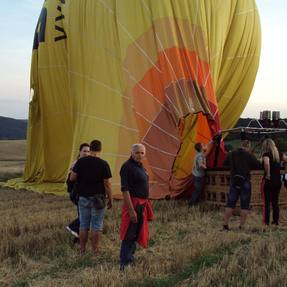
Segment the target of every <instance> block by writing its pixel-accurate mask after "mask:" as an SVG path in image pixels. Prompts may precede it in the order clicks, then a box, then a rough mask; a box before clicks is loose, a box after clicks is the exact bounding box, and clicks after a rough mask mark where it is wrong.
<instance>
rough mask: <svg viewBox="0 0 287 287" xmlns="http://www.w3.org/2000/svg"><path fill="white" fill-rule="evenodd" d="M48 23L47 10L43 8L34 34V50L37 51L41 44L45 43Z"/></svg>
mask: <svg viewBox="0 0 287 287" xmlns="http://www.w3.org/2000/svg"><path fill="white" fill-rule="evenodd" d="M46 21H47V9H46V8H42V10H41V14H40V16H39V19H38V22H37V26H36V30H35V34H34V42H33V50H37V49H38V47H39V44H40V43H41V42H45V32H46Z"/></svg>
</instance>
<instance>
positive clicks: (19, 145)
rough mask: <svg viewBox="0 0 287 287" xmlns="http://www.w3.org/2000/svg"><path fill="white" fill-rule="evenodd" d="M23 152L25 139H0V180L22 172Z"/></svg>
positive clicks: (16, 175)
mask: <svg viewBox="0 0 287 287" xmlns="http://www.w3.org/2000/svg"><path fill="white" fill-rule="evenodd" d="M25 153H26V141H25V140H0V181H6V180H7V179H10V178H15V177H19V176H21V175H22V174H23V171H24V165H25Z"/></svg>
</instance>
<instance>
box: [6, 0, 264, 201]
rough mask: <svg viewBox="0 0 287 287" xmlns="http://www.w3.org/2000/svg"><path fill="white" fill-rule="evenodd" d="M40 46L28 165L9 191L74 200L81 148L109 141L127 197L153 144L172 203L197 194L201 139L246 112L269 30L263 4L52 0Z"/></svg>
mask: <svg viewBox="0 0 287 287" xmlns="http://www.w3.org/2000/svg"><path fill="white" fill-rule="evenodd" d="M35 39H36V41H34V46H33V54H32V63H31V88H32V89H33V91H34V96H33V98H32V101H31V103H30V109H29V127H28V150H27V163H26V167H25V173H24V177H23V180H22V181H21V180H14V181H13V180H12V181H10V182H9V183H8V185H10V186H14V187H15V186H16V187H27V188H29V189H34V190H37V191H41V192H42V191H48V192H49V191H51V192H55V193H57V192H59V194H62V193H63V192H64V185H63V182H64V181H65V178H66V176H67V172H68V170H69V167H70V164H71V162H73V161H74V160H75V158H76V156H77V154H78V147H79V145H80V144H81V143H82V142H90V141H91V140H93V139H100V140H101V141H102V143H103V152H102V157H103V158H104V159H105V160H107V161H108V162H109V164H110V166H111V169H112V173H113V179H112V184H113V190H114V193H115V194H116V195H118V194H120V191H119V187H120V178H119V169H120V166H121V165H122V163H123V162H124V161H125V160H126V159H127V158H128V157H129V155H130V146H131V145H132V144H133V143H135V142H143V143H144V144H146V146H147V150H148V154H147V161H146V167H147V169H148V171H149V175H150V179H151V182H152V185H151V194H152V197H154V198H162V197H164V196H166V195H169V194H171V193H172V194H174V195H177V194H179V193H180V192H182V191H183V190H184V188H185V187H186V185H187V183H188V181H189V177H190V174H191V169H192V163H193V155H194V150H193V145H194V142H195V141H197V140H202V141H204V142H207V141H208V140H210V138H211V137H212V135H213V134H214V133H215V132H217V131H219V130H220V129H221V128H222V129H225V128H230V127H231V126H233V125H234V123H235V122H236V121H237V119H238V118H239V116H240V114H241V112H242V111H243V109H244V107H245V105H246V103H247V101H248V98H249V96H250V93H251V89H252V87H253V83H254V79H255V76H256V72H257V68H258V64H259V54H260V23H259V16H258V11H257V8H256V4H255V1H254V0H232V1H227V0H77V1H67V0H46V1H44V4H43V10H42V12H41V16H40V18H39V22H38V25H37V28H36V37H35ZM194 113H198V114H197V115H194ZM203 114H204V115H203ZM198 118H200V121H198V120H197V119H198ZM212 119H213V120H212ZM181 124H182V129H181V127H180V125H181ZM53 183H55V184H53ZM172 196H173V195H172Z"/></svg>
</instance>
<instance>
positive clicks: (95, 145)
mask: <svg viewBox="0 0 287 287" xmlns="http://www.w3.org/2000/svg"><path fill="white" fill-rule="evenodd" d="M90 150H91V151H101V150H102V143H101V142H100V141H99V140H93V141H91V143H90Z"/></svg>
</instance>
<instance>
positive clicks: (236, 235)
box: [0, 188, 287, 286]
mask: <svg viewBox="0 0 287 287" xmlns="http://www.w3.org/2000/svg"><path fill="white" fill-rule="evenodd" d="M153 205H154V209H155V221H154V222H153V223H152V224H151V241H150V247H149V248H148V249H147V250H143V249H139V250H138V252H137V253H136V264H135V266H132V267H128V268H127V269H126V270H125V271H124V272H120V271H119V266H118V255H119V247H120V241H119V237H118V229H119V222H120V202H115V205H114V208H113V210H112V211H107V212H106V220H105V228H104V234H103V237H102V241H101V247H102V248H101V250H102V252H101V255H99V256H98V257H95V256H93V255H92V254H91V253H89V252H88V253H87V254H86V255H84V256H80V255H79V252H78V246H77V245H74V244H73V243H72V238H71V235H70V234H69V233H68V232H67V231H66V230H65V226H66V225H67V223H68V222H69V221H70V220H72V219H74V217H75V214H76V210H75V207H74V206H73V205H72V203H70V201H69V200H68V198H64V197H57V196H54V195H43V194H37V193H32V192H28V191H15V190H11V189H3V188H2V189H1V190H0V218H1V224H0V242H1V247H0V262H1V263H0V286H287V283H286V282H287V274H286V270H287V260H286V259H287V245H286V240H287V228H286V227H285V226H284V221H285V220H286V211H285V210H284V211H282V218H283V223H282V225H281V227H279V228H275V227H270V228H269V229H263V228H262V227H261V219H260V214H258V213H257V212H252V213H251V215H250V218H249V222H248V225H247V226H246V229H245V230H239V229H238V224H239V218H238V217H235V218H234V219H233V221H232V222H231V227H232V228H233V231H231V232H222V231H220V228H221V220H222V213H221V212H220V211H218V210H209V209H208V208H206V207H203V205H201V206H200V207H197V208H191V209H188V208H187V207H186V203H185V202H184V201H155V202H153Z"/></svg>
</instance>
